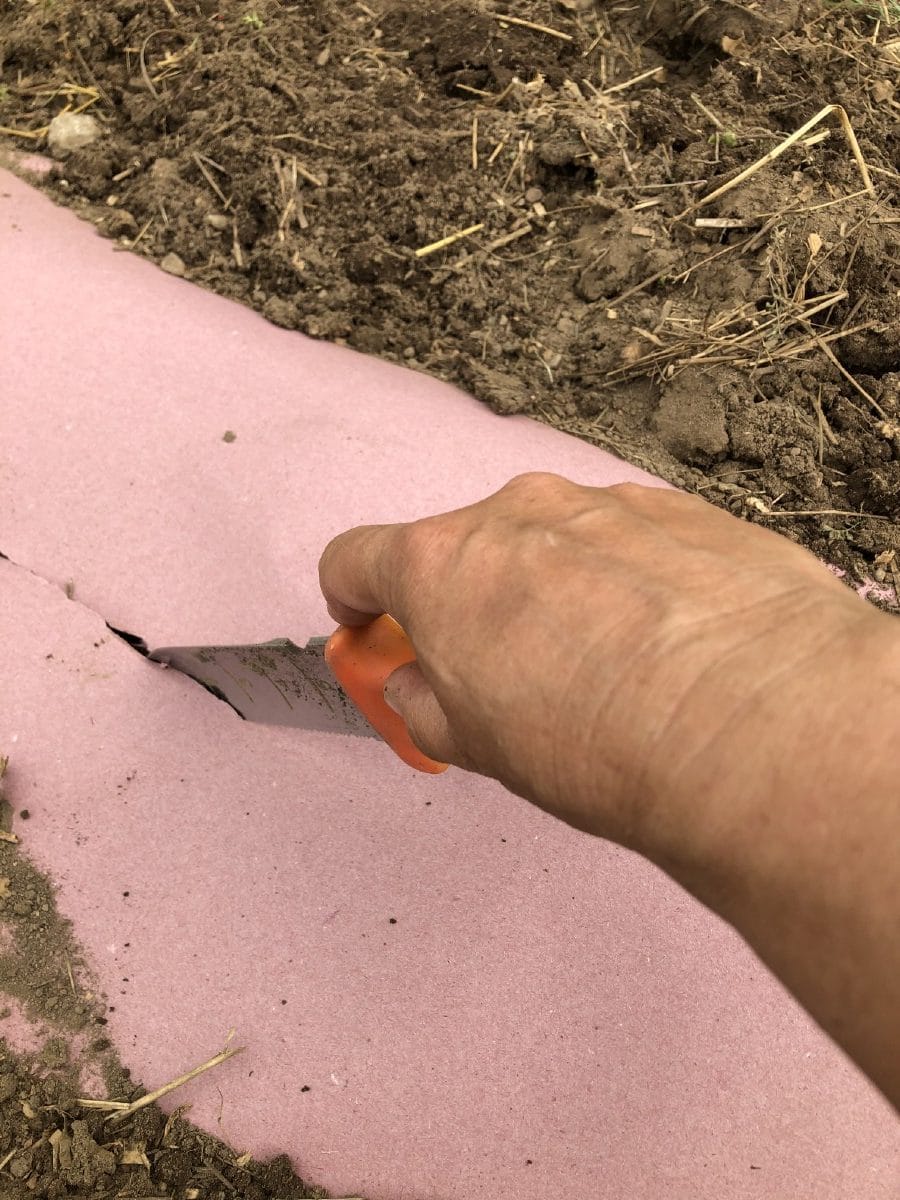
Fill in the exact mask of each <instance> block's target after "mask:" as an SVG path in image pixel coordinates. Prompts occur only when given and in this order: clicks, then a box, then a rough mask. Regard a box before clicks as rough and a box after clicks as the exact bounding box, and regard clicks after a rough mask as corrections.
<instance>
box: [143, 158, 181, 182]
mask: <svg viewBox="0 0 900 1200" xmlns="http://www.w3.org/2000/svg"><path fill="white" fill-rule="evenodd" d="M148 174H149V176H150V178H151V179H152V180H153V181H154V182H155V183H170V182H171V181H172V180H177V179H178V178H179V175H178V163H177V162H176V161H175V159H174V158H156V159H154V160H153V162H152V163H151V164H150V169H149V171H148Z"/></svg>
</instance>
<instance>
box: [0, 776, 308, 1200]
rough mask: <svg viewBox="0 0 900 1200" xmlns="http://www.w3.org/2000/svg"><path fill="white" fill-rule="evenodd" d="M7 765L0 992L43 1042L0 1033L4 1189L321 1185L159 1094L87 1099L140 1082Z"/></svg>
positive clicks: (236, 1197)
mask: <svg viewBox="0 0 900 1200" xmlns="http://www.w3.org/2000/svg"><path fill="white" fill-rule="evenodd" d="M5 772H6V760H5V759H2V758H0V789H3V790H0V993H2V995H3V996H4V997H9V998H10V999H11V1000H13V1001H14V1002H16V1003H17V1004H18V1007H19V1013H20V1014H21V1016H22V1018H23V1020H22V1022H20V1024H26V1027H27V1028H28V1029H29V1031H30V1034H31V1040H33V1041H36V1042H37V1043H38V1045H37V1048H36V1049H35V1050H34V1052H32V1053H22V1052H17V1051H16V1050H14V1049H12V1048H11V1047H10V1046H9V1045H8V1044H7V1042H6V1041H5V1040H3V1039H2V1038H0V1197H2V1198H3V1200H6V1198H7V1197H9V1198H10V1200H20V1198H23V1197H31V1196H35V1197H47V1198H48V1200H62V1198H63V1197H84V1198H85V1200H87V1198H88V1197H89V1198H90V1200H112V1198H113V1197H123V1196H126V1197H127V1196H133V1197H141V1196H146V1197H158V1198H162V1197H165V1196H172V1197H178V1200H275V1198H277V1200H305V1198H306V1197H322V1196H324V1195H325V1193H324V1192H323V1191H321V1190H320V1189H316V1188H310V1187H308V1186H307V1185H306V1184H304V1183H303V1181H302V1180H301V1179H299V1178H298V1177H297V1176H296V1175H295V1174H294V1172H293V1169H292V1168H291V1165H290V1162H289V1161H288V1159H287V1158H286V1157H280V1158H276V1159H273V1160H272V1161H271V1162H268V1163H259V1162H256V1161H254V1160H253V1159H252V1158H251V1157H250V1155H248V1154H244V1155H241V1154H238V1153H236V1152H234V1151H232V1150H230V1149H228V1147H226V1146H224V1145H223V1144H222V1143H221V1142H219V1141H217V1140H216V1139H215V1138H211V1137H209V1136H208V1135H207V1134H205V1133H202V1132H201V1131H200V1130H198V1129H196V1128H195V1127H193V1126H192V1125H190V1124H189V1123H188V1122H187V1121H186V1120H184V1118H183V1117H182V1116H181V1115H179V1114H178V1113H176V1114H174V1115H172V1116H171V1117H167V1116H166V1114H165V1113H163V1112H162V1111H161V1110H160V1108H159V1107H158V1106H157V1105H156V1104H148V1105H147V1106H146V1107H142V1108H140V1109H138V1110H137V1111H135V1112H134V1113H133V1114H130V1115H125V1116H124V1119H119V1118H118V1116H117V1113H116V1110H115V1109H114V1108H112V1107H106V1108H102V1107H93V1106H92V1104H91V1098H92V1097H93V1100H94V1101H95V1102H96V1101H97V1100H98V1099H99V1100H105V1099H107V1098H111V1099H112V1100H114V1101H116V1102H119V1103H121V1102H123V1101H125V1102H127V1103H132V1102H133V1101H135V1100H137V1099H138V1098H140V1097H141V1096H143V1095H145V1094H146V1093H145V1091H144V1089H143V1088H140V1087H136V1086H135V1083H134V1082H133V1081H132V1079H131V1078H130V1076H129V1074H128V1072H127V1070H126V1069H125V1068H124V1067H123V1066H122V1064H121V1063H120V1062H119V1060H118V1057H117V1056H116V1052H115V1049H114V1048H113V1047H112V1046H111V1044H110V1042H109V1039H108V1038H106V1037H105V1036H104V1028H103V1027H104V1026H105V1025H106V1017H105V1016H104V1013H105V1012H106V1005H105V1003H104V1000H103V997H102V996H101V995H99V994H98V992H97V989H96V986H95V985H94V984H93V982H92V980H91V977H90V971H89V969H88V967H87V966H86V964H85V962H84V958H83V955H82V953H81V951H80V949H79V947H78V945H77V943H76V942H75V940H74V938H73V935H72V929H71V926H70V924H69V922H68V921H66V920H65V918H63V917H62V916H61V915H60V914H59V912H58V911H57V908H56V903H55V899H54V895H53V889H52V887H51V885H50V884H49V882H48V881H47V880H46V879H45V878H44V876H42V875H41V874H40V872H39V871H37V870H36V869H35V868H34V866H33V865H32V864H31V863H30V862H29V861H28V859H27V857H26V856H25V855H24V854H23V853H22V852H21V848H20V845H19V841H18V835H16V834H12V833H10V832H9V826H10V825H11V824H15V826H16V827H17V828H18V829H20V830H22V831H23V834H22V836H23V837H25V836H26V835H25V832H24V831H26V830H27V828H28V827H27V825H26V824H24V823H23V822H24V821H26V820H27V816H28V814H27V810H25V811H21V810H20V811H19V812H17V813H15V814H14V810H13V808H12V807H11V805H10V800H12V799H13V797H14V793H15V786H14V782H13V784H12V785H10V786H7V787H5V788H4V783H5V782H6V781H5V780H4V775H5ZM11 1015H12V1014H11V1013H10V1009H9V1008H7V1009H5V1010H4V1011H2V1012H0V1018H2V1019H4V1020H6V1019H8V1018H10V1016H11ZM187 1065H188V1066H193V1065H194V1064H187ZM85 1101H87V1103H86V1102H85Z"/></svg>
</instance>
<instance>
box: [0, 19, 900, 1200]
mask: <svg viewBox="0 0 900 1200" xmlns="http://www.w3.org/2000/svg"><path fill="white" fill-rule="evenodd" d="M892 12H893V13H896V12H897V5H896V4H893V3H887V2H886V0H871V2H869V0H854V2H847V3H832V2H829V0H765V3H762V2H747V3H744V4H737V3H731V2H730V0H716V3H714V4H708V3H705V2H704V0H646V2H645V3H643V4H639V3H624V2H620V0H507V2H506V3H502V4H501V3H500V2H499V0H496V3H493V4H488V3H487V2H486V0H377V3H376V0H367V2H366V3H363V2H361V0H357V2H356V3H350V2H349V0H341V2H339V0H299V2H297V3H293V4H291V3H287V2H278V0H251V2H250V3H245V2H241V3H228V4H226V3H224V0H108V2H107V3H105V4H84V3H80V2H79V3H76V2H75V0H30V3H29V4H28V5H23V4H22V3H20V2H17V0H0V150H2V148H3V147H4V146H5V147H6V148H7V151H12V150H16V151H22V150H37V151H45V149H46V146H47V132H48V126H49V123H50V121H51V120H52V119H53V118H54V117H55V116H56V115H57V114H59V113H60V112H62V111H63V110H65V109H68V110H70V111H82V112H84V113H88V114H89V115H91V116H93V117H94V118H95V119H96V121H97V122H98V123H99V125H98V132H99V136H98V137H97V138H96V140H94V141H93V142H92V143H91V144H90V145H87V146H85V147H83V148H81V149H78V150H75V151H73V152H71V153H65V152H63V151H62V150H59V151H57V154H58V161H57V165H56V168H55V170H54V171H53V172H52V173H51V174H50V175H49V176H48V177H47V178H46V179H45V182H44V186H45V187H46V188H48V190H49V191H50V192H51V193H52V195H53V196H54V197H55V198H56V199H57V200H59V201H61V202H63V203H66V204H69V205H71V206H72V207H73V208H74V209H75V210H76V211H78V212H79V213H80V214H82V215H83V216H84V217H85V218H87V219H89V220H91V221H93V222H94V223H95V224H96V226H97V228H98V229H99V230H100V232H101V233H103V234H105V235H106V236H108V237H110V238H114V239H116V241H117V243H118V244H119V246H120V247H121V248H122V249H125V250H130V251H132V252H135V253H138V254H143V255H146V256H148V257H150V258H152V259H153V260H155V261H156V262H158V263H159V264H160V266H161V267H162V268H163V269H164V270H167V271H169V272H171V273H173V274H176V275H180V276H184V277H186V278H188V279H190V280H193V281H194V282H196V283H198V284H200V285H202V286H204V287H207V288H210V289H212V290H214V291H216V292H219V293H222V294H224V295H227V296H231V297H235V298H237V299H238V300H240V301H242V302H244V303H246V304H248V305H252V306H253V307H254V308H256V309H258V310H259V311H260V312H262V313H263V314H264V315H265V316H266V317H267V318H268V319H269V320H271V321H274V322H276V323H278V324H280V325H283V326H285V327H287V328H291V329H299V330H302V331H304V332H305V333H308V334H310V335H312V336H314V337H318V338H327V339H330V340H332V341H335V342H338V343H343V344H347V345H349V346H353V347H355V348H357V349H359V350H362V351H365V352H368V353H371V354H376V355H380V356H382V357H385V358H389V359H393V360H396V361H398V362H402V363H405V364H407V365H408V366H410V367H412V368H414V369H417V370H421V371H424V372H428V373H430V374H433V375H436V376H439V377H441V378H443V379H446V380H449V381H451V382H453V383H456V384H459V385H461V386H462V387H464V388H466V389H467V390H469V391H471V392H473V393H474V394H475V395H476V396H478V397H480V398H481V399H482V400H483V401H484V402H485V403H487V404H489V405H491V406H492V407H493V408H494V409H496V410H497V411H498V412H501V413H529V414H531V415H533V416H535V417H537V418H539V419H541V420H543V421H546V422H548V423H550V424H552V425H554V426H556V427H558V428H560V429H563V430H566V431H567V432H570V433H572V434H575V435H576V436H578V437H581V438H584V439H586V440H587V441H589V442H593V443H595V444H597V445H599V446H602V447H604V448H607V449H609V450H612V451H614V452H615V453H617V454H619V455H621V456H622V457H624V458H626V459H629V460H630V461H632V462H634V463H636V464H638V465H640V466H643V467H646V468H648V469H649V470H651V471H652V472H654V473H655V474H657V475H660V476H662V477H663V478H665V479H667V480H669V481H671V482H672V483H674V484H676V485H678V486H681V487H684V488H687V489H689V490H692V491H696V492H699V493H700V494H702V495H704V496H706V497H707V498H708V499H709V500H711V501H712V502H713V503H716V504H719V505H722V506H724V507H726V508H728V509H729V510H731V511H732V512H734V513H735V514H737V515H739V516H742V517H744V518H746V519H747V520H749V521H753V522H757V523H763V524H767V525H770V526H771V527H773V528H775V529H777V530H779V531H780V532H781V533H782V534H784V535H785V536H787V537H790V538H793V539H794V540H797V541H800V542H802V543H804V544H806V545H808V546H809V547H810V548H812V549H813V550H814V551H815V552H816V553H818V554H819V555H820V556H821V557H823V558H825V559H827V560H829V561H831V562H832V563H835V564H836V565H838V566H840V567H842V568H843V569H844V570H845V571H846V573H847V577H848V580H849V581H850V582H854V581H862V580H865V579H867V578H870V577H874V579H875V580H876V581H877V582H879V583H884V585H885V587H884V589H883V590H882V591H881V592H880V593H877V594H876V598H879V597H880V601H881V602H882V603H884V604H885V605H886V606H888V607H897V596H898V595H900V587H898V585H900V281H898V275H897V272H898V270H900V212H898V200H900V173H898V172H900V132H898V129H900V127H898V124H897V112H898V109H900V96H898V94H897V85H898V79H900V57H898V55H897V48H898V46H900V25H897V26H894V25H892V23H891V21H890V19H889V18H890V15H891V13H892ZM825 105H841V106H843V109H844V110H845V111H846V114H847V117H848V120H849V126H850V128H851V129H852V131H853V132H854V134H855V137H856V138H857V139H858V145H859V152H858V155H857V154H854V150H853V146H852V145H851V141H850V140H849V139H848V136H847V132H846V129H845V127H844V126H842V124H841V122H840V119H839V118H840V113H838V112H831V113H829V114H827V115H826V116H825V117H823V119H822V120H820V121H819V122H818V123H816V124H815V125H812V126H811V127H810V128H809V129H808V130H807V131H806V132H805V133H804V135H803V137H801V138H799V139H797V140H796V141H795V142H794V144H792V145H791V146H790V147H789V148H788V149H787V150H786V151H785V152H784V153H783V154H780V155H779V156H778V157H777V158H776V157H774V156H773V157H771V159H770V160H767V161H765V162H763V163H762V165H760V167H759V169H758V170H756V171H754V172H753V173H752V174H751V175H750V176H749V177H748V178H747V180H746V181H745V182H743V183H741V184H739V185H738V186H736V187H734V188H731V189H728V190H724V189H725V185H727V184H728V183H729V182H730V181H732V180H734V179H736V178H737V177H738V175H739V174H740V173H741V172H742V171H744V170H745V169H747V168H751V167H753V166H754V165H755V164H760V161H761V160H763V159H765V157H766V156H767V155H772V152H773V151H775V150H776V148H779V147H780V146H781V144H782V143H783V141H784V139H785V138H787V137H788V136H789V135H790V134H792V133H794V132H796V131H798V130H800V129H801V128H803V127H804V125H805V124H806V123H807V122H809V121H810V120H811V119H812V118H814V117H815V116H816V115H817V114H818V113H820V112H821V111H822V108H823V106H825ZM869 173H870V175H869ZM870 178H871V182H870ZM719 189H723V190H722V192H721V194H720V195H718V197H717V198H716V199H713V200H711V201H710V202H709V203H707V202H706V201H707V200H708V198H709V197H711V196H712V195H713V193H718V192H719ZM226 436H227V435H226ZM895 587H896V588H897V590H896V592H895V590H894V588H895ZM0 881H2V882H0V893H2V894H0V925H2V927H3V929H5V930H6V931H7V934H6V937H7V941H6V942H2V941H0V990H2V991H4V992H5V993H6V994H7V995H9V996H11V997H13V998H18V1000H19V1001H20V1002H21V1004H22V1005H23V1006H24V1008H25V1010H27V1012H28V1013H29V1014H30V1015H31V1016H32V1017H33V1018H39V1019H40V1020H41V1021H42V1022H43V1023H44V1025H45V1027H46V1028H47V1029H48V1030H49V1031H50V1033H49V1034H48V1040H46V1041H45V1044H44V1046H43V1049H42V1050H41V1051H38V1052H36V1053H35V1054H33V1055H30V1056H29V1055H21V1054H18V1055H17V1054H15V1053H13V1051H12V1050H11V1049H9V1048H6V1049H5V1050H3V1058H2V1061H0V1161H2V1166H0V1197H5V1196H6V1195H10V1196H19V1195H35V1196H50V1197H58V1196H72V1195H76V1196H86V1197H87V1196H90V1197H105V1196H114V1195H158V1196H162V1195H173V1196H176V1195H177V1196H179V1197H184V1198H185V1200H187V1198H189V1197H192V1196H196V1197H200V1198H205V1197H213V1196H226V1195H228V1196H238V1197H247V1198H248V1200H249V1198H250V1197H253V1198H256V1197H267V1196H276V1195H277V1196H279V1197H289V1196H307V1195H314V1194H317V1193H314V1192H312V1191H310V1190H308V1189H306V1188H305V1187H304V1185H303V1183H302V1182H301V1181H299V1180H297V1179H296V1178H295V1177H294V1176H293V1175H292V1174H291V1173H290V1169H289V1166H288V1165H287V1162H286V1160H276V1162H275V1163H273V1164H269V1165H268V1166H263V1165H259V1164H256V1163H253V1162H246V1161H244V1160H243V1159H237V1160H236V1159H235V1156H234V1154H233V1153H231V1152H230V1151H228V1150H227V1149H226V1148H225V1147H223V1146H221V1145H219V1144H218V1143H216V1142H214V1141H212V1140H210V1139H209V1138H207V1137H206V1136H205V1135H203V1134H201V1133H199V1132H198V1131H196V1130H194V1129H191V1127H190V1126H189V1125H187V1124H185V1123H184V1122H183V1121H180V1120H177V1119H176V1120H169V1121H167V1120H166V1118H165V1117H164V1116H163V1115H162V1113H160V1112H159V1110H157V1109H156V1108H155V1106H150V1107H148V1108H146V1109H144V1110H142V1112H141V1114H136V1115H135V1116H134V1117H133V1118H131V1119H130V1121H129V1122H128V1123H126V1124H125V1125H123V1127H122V1128H121V1129H120V1130H119V1131H118V1132H116V1134H115V1135H114V1136H113V1135H111V1134H110V1132H109V1129H108V1127H107V1126H106V1124H105V1116H106V1114H104V1113H102V1112H98V1111H96V1110H91V1109H89V1108H84V1106H82V1105H80V1104H79V1101H78V1099H77V1096H78V1088H79V1086H80V1081H79V1080H78V1079H77V1078H76V1076H77V1075H78V1073H79V1072H81V1073H82V1074H84V1073H85V1071H87V1072H88V1073H90V1071H92V1070H93V1071H100V1072H101V1075H102V1077H103V1078H105V1079H106V1081H107V1084H106V1086H107V1089H108V1094H111V1095H117V1096H122V1097H126V1098H129V1097H131V1096H134V1095H135V1094H136V1089H135V1088H134V1085H133V1084H132V1083H131V1081H130V1080H129V1079H128V1077H127V1074H126V1073H125V1072H124V1071H123V1070H122V1068H121V1065H120V1064H119V1063H118V1062H117V1060H116V1057H115V1053H114V1050H113V1048H112V1047H110V1046H109V1045H108V1043H106V1040H105V1038H104V1037H103V1036H102V1024H103V1021H104V1017H103V1002H102V998H101V997H99V996H97V994H96V992H95V990H94V989H93V987H92V986H91V985H90V981H89V979H88V973H87V969H86V966H85V964H84V962H83V958H82V956H81V954H80V953H79V951H78V948H77V946H76V945H75V944H74V942H73V941H72V935H71V930H70V929H69V927H68V926H67V925H66V923H65V922H64V921H62V920H61V918H60V917H59V916H58V914H57V913H56V909H55V905H54V902H53V894H52V889H51V888H50V886H49V885H48V883H47V881H46V880H43V879H42V878H41V877H40V876H39V875H38V874H37V873H36V872H35V871H34V869H33V868H32V867H31V866H29V864H28V863H27V860H26V859H25V858H23V856H22V855H21V853H20V850H19V847H18V846H16V845H15V844H14V843H11V842H3V841H0ZM36 981H37V982H36ZM186 1065H188V1066H189V1065H191V1064H186ZM141 1155H143V1156H144V1158H145V1159H146V1162H145V1161H144V1159H142V1158H141ZM126 1160H127V1161H126Z"/></svg>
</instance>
